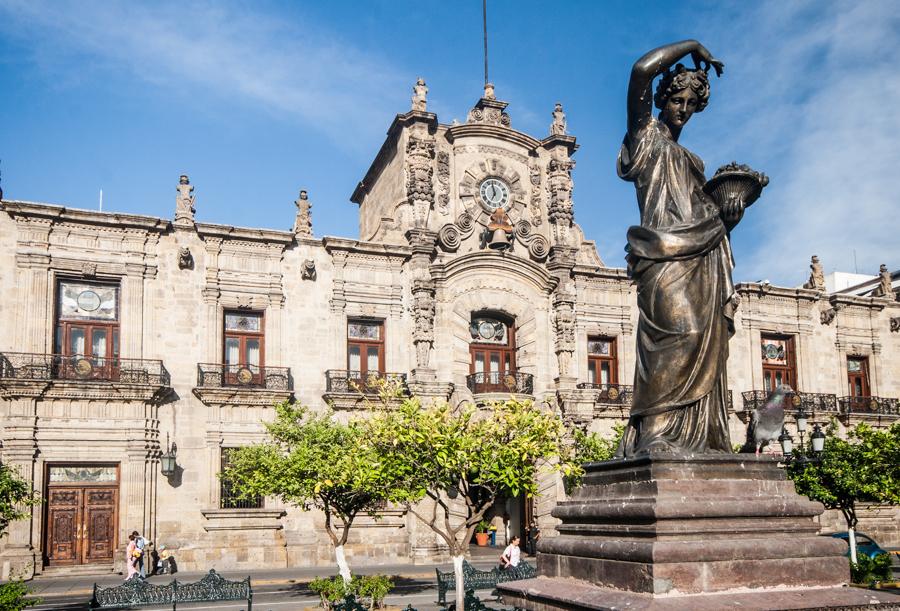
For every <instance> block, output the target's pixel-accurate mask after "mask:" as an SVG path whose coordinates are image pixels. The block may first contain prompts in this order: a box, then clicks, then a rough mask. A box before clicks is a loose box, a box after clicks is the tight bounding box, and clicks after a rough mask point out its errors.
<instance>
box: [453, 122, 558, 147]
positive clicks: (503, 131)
mask: <svg viewBox="0 0 900 611" xmlns="http://www.w3.org/2000/svg"><path fill="white" fill-rule="evenodd" d="M441 127H444V126H441ZM445 133H446V137H447V141H448V142H450V143H451V144H453V143H454V142H457V141H460V140H465V139H466V138H492V139H495V140H503V141H505V142H509V143H511V144H517V145H519V146H521V147H523V148H525V149H527V150H528V151H529V152H530V151H533V150H535V149H537V148H539V147H540V146H541V141H540V140H538V139H536V138H533V137H531V136H529V135H528V134H524V133H522V132H520V131H517V130H514V129H513V128H511V127H502V126H500V125H489V124H486V123H463V124H462V125H448V126H446V132H445ZM573 140H574V138H573Z"/></svg>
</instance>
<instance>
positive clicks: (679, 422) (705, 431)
mask: <svg viewBox="0 0 900 611" xmlns="http://www.w3.org/2000/svg"><path fill="white" fill-rule="evenodd" d="M688 55H689V56H690V57H691V59H692V60H693V63H694V66H695V67H694V68H693V69H689V68H686V67H685V66H683V65H682V64H678V63H677V62H678V61H679V60H680V59H682V58H684V57H686V56H688ZM710 67H712V68H714V69H715V71H716V74H717V75H719V76H721V74H722V70H723V69H724V67H725V66H724V64H722V62H720V61H718V60H716V59H714V58H713V57H712V55H711V54H710V53H709V51H707V50H706V48H705V47H704V46H703V45H701V44H700V43H699V42H697V41H696V40H686V41H684V42H677V43H674V44H670V45H666V46H664V47H660V48H658V49H654V50H653V51H650V52H649V53H647V54H646V55H644V56H643V57H641V58H640V59H639V60H638V61H637V62H636V63H635V64H634V67H633V68H632V71H631V81H630V83H629V85H628V133H627V135H626V136H625V141H624V143H623V144H622V149H621V151H620V153H619V158H618V171H619V176H620V177H621V178H622V179H623V180H627V181H629V182H633V183H634V186H635V190H636V191H637V199H638V206H639V207H640V212H641V224H640V226H634V227H631V228H629V230H628V246H627V247H626V251H627V253H628V254H627V261H628V269H629V273H630V274H631V276H632V277H633V278H634V279H635V280H636V282H637V300H638V309H639V313H640V318H639V321H638V328H637V364H636V368H635V375H634V398H633V404H632V409H631V416H630V419H629V422H628V426H627V428H626V431H625V436H624V438H623V440H622V445H621V447H620V449H619V454H620V455H624V456H634V455H637V454H646V453H652V452H674V453H678V454H691V453H710V452H731V451H732V449H731V439H730V437H729V434H728V411H727V405H728V402H727V382H726V373H725V363H726V361H727V359H728V340H729V339H730V337H731V336H732V335H733V334H734V324H733V320H732V319H733V315H734V309H735V307H736V295H735V292H734V285H733V284H732V280H731V270H732V268H733V260H732V257H731V247H730V244H729V239H728V234H729V232H730V231H731V229H732V228H733V227H734V226H735V225H736V224H737V222H738V221H739V220H740V219H741V216H742V215H743V211H744V205H743V202H741V201H736V200H735V201H729V202H727V203H726V204H725V205H723V206H722V207H721V208H720V207H719V206H718V205H717V204H716V203H715V202H714V201H713V200H712V198H710V197H709V196H708V195H707V194H706V193H704V192H703V185H704V184H705V182H706V178H705V176H704V173H703V161H702V160H701V159H700V158H699V157H697V156H696V155H694V154H693V153H692V152H690V151H689V150H687V149H686V148H684V147H683V146H681V145H680V144H678V137H679V136H680V135H681V130H682V129H683V128H684V126H685V124H686V123H687V122H688V121H689V120H690V118H691V116H692V115H693V114H694V113H696V112H701V111H702V110H703V109H704V108H705V107H706V104H707V102H708V100H709V78H708V74H707V73H708V71H709V69H710ZM657 76H661V77H662V78H661V79H660V82H659V85H658V87H657V88H656V94H655V95H653V93H652V86H653V80H654V79H655V78H656V77H657ZM654 102H655V104H656V107H657V108H658V109H659V110H660V113H659V116H658V117H656V118H654V117H653V109H652V105H653V103H654Z"/></svg>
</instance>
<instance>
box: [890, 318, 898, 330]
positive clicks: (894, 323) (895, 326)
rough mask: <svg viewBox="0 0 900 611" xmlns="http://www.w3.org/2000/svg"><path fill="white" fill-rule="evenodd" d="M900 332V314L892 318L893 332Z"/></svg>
mask: <svg viewBox="0 0 900 611" xmlns="http://www.w3.org/2000/svg"><path fill="white" fill-rule="evenodd" d="M897 332H900V316H894V317H893V318H891V333H897Z"/></svg>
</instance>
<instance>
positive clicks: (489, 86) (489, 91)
mask: <svg viewBox="0 0 900 611" xmlns="http://www.w3.org/2000/svg"><path fill="white" fill-rule="evenodd" d="M484 99H485V100H496V99H497V96H495V95H494V84H493V83H485V84H484Z"/></svg>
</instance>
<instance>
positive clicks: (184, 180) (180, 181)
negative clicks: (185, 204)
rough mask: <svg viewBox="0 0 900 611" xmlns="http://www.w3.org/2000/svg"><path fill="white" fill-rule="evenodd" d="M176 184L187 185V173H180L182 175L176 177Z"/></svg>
mask: <svg viewBox="0 0 900 611" xmlns="http://www.w3.org/2000/svg"><path fill="white" fill-rule="evenodd" d="M178 184H181V185H189V184H191V181H190V180H189V179H188V177H187V174H182V175H181V176H180V177H179V178H178Z"/></svg>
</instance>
